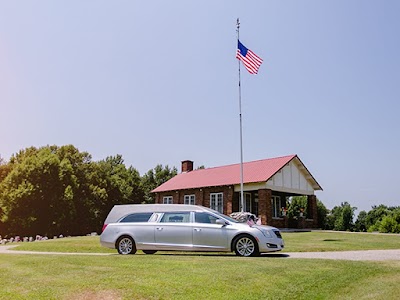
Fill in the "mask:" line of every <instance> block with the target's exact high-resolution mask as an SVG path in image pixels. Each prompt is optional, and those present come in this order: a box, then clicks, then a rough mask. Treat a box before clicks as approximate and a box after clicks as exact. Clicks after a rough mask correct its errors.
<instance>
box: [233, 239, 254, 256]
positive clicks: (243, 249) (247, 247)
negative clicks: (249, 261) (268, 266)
mask: <svg viewBox="0 0 400 300" xmlns="http://www.w3.org/2000/svg"><path fill="white" fill-rule="evenodd" d="M254 249H255V245H254V242H253V241H252V240H251V239H250V238H247V237H243V238H241V239H240V240H238V242H237V243H236V250H237V252H239V254H240V255H241V256H250V255H252V254H253V252H254Z"/></svg>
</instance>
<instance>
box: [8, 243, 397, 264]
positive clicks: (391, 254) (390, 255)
mask: <svg viewBox="0 0 400 300" xmlns="http://www.w3.org/2000/svg"><path fill="white" fill-rule="evenodd" d="M17 246H18V245H7V246H0V254H39V255H40V254H41V255H97V256H104V255H116V253H115V254H113V253H61V252H36V251H19V250H13V248H15V247H17ZM262 256H263V257H271V258H273V257H274V258H317V259H342V260H361V261H362V260H368V261H382V260H400V249H395V250H364V251H331V252H287V253H285V252H277V253H268V254H263V255H262Z"/></svg>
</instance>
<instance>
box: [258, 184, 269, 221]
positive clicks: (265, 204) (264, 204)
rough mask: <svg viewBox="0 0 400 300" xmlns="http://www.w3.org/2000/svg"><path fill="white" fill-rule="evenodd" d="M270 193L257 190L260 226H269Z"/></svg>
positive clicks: (266, 190) (265, 190)
mask: <svg viewBox="0 0 400 300" xmlns="http://www.w3.org/2000/svg"><path fill="white" fill-rule="evenodd" d="M271 196H272V191H271V190H270V189H259V190H258V211H259V214H260V218H261V224H264V225H265V224H271V222H272V206H271Z"/></svg>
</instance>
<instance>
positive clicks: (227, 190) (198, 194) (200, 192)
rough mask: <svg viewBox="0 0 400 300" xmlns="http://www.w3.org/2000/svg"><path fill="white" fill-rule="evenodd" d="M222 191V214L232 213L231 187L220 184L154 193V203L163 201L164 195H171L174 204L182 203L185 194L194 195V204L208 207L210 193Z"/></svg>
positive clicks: (232, 192) (232, 193)
mask: <svg viewBox="0 0 400 300" xmlns="http://www.w3.org/2000/svg"><path fill="white" fill-rule="evenodd" d="M211 193H223V201H224V214H227V215H229V214H230V213H232V209H233V207H232V200H233V195H234V191H233V187H232V186H220V187H205V188H201V189H186V190H178V191H169V192H161V193H157V194H156V203H160V204H162V203H163V198H164V197H166V196H171V197H172V202H173V203H174V204H184V197H185V195H195V204H196V205H202V206H205V207H210V194H211Z"/></svg>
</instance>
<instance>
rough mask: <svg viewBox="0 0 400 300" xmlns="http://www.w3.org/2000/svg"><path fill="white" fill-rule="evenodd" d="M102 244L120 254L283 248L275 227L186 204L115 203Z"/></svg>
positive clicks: (251, 251) (248, 251)
mask: <svg viewBox="0 0 400 300" xmlns="http://www.w3.org/2000/svg"><path fill="white" fill-rule="evenodd" d="M100 243H101V245H102V246H104V247H108V248H111V249H117V250H118V253H120V254H134V253H136V250H142V251H143V252H144V253H146V254H154V253H156V252H157V251H158V250H167V251H170V250H179V251H217V252H231V251H235V253H236V255H239V256H256V255H258V254H259V253H262V252H272V251H280V250H282V249H283V247H284V242H283V239H282V236H281V234H280V232H279V230H278V229H276V228H274V227H271V226H262V225H253V226H250V225H248V224H247V223H239V222H238V221H236V220H234V219H232V218H230V217H228V216H225V215H223V214H221V213H219V212H217V211H215V210H212V209H209V208H206V207H203V206H197V205H184V204H130V205H115V206H114V207H113V208H112V209H111V211H110V213H109V214H108V216H107V219H106V220H105V222H104V225H103V232H102V234H101V236H100Z"/></svg>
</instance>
